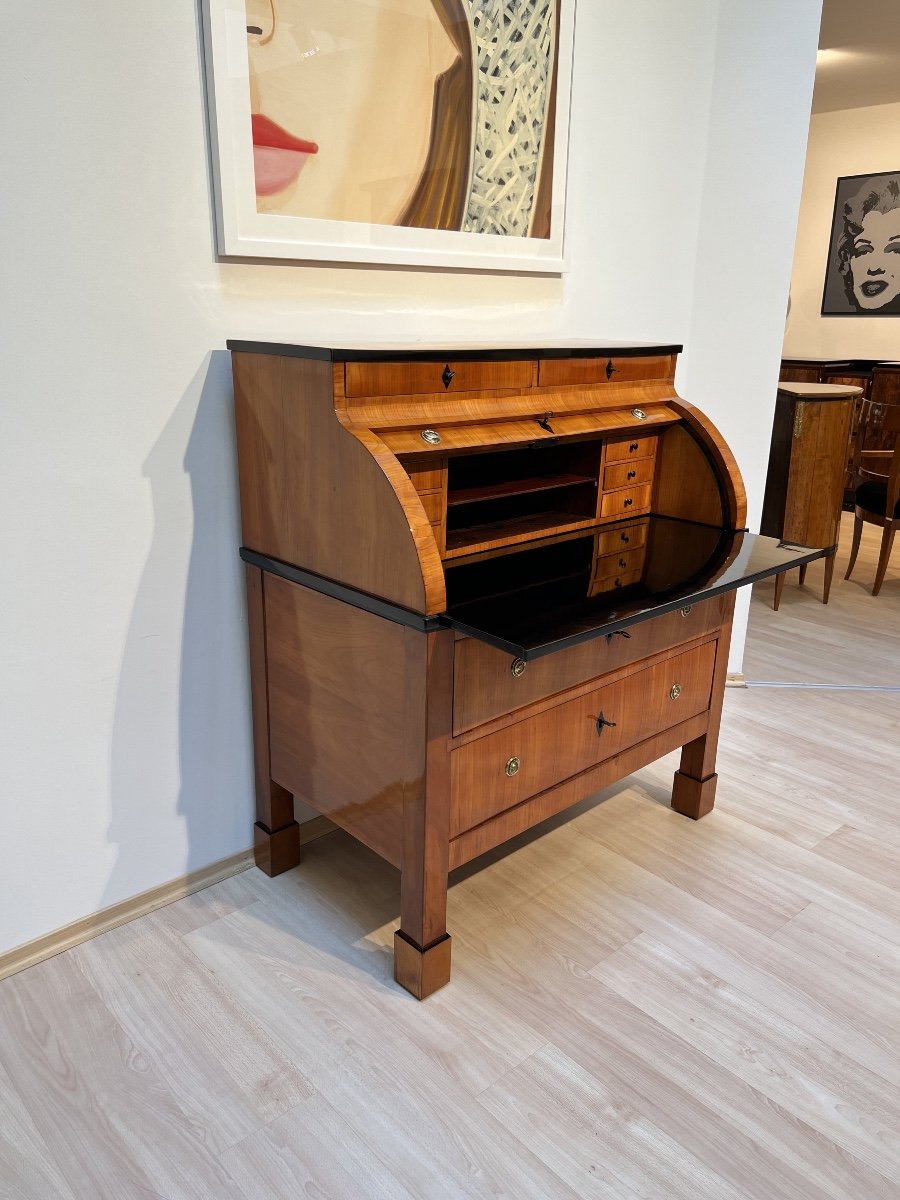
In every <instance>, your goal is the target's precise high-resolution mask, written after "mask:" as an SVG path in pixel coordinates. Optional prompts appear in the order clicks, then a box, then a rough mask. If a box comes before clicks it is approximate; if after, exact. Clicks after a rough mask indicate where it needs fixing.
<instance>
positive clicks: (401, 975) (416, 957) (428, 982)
mask: <svg viewBox="0 0 900 1200" xmlns="http://www.w3.org/2000/svg"><path fill="white" fill-rule="evenodd" d="M450 942H451V938H450V935H449V934H445V935H444V936H443V937H442V938H441V939H440V941H438V942H435V943H434V945H433V946H429V947H428V949H427V950H420V949H419V947H418V946H416V945H414V944H413V943H412V942H411V941H410V940H409V939H408V938H407V937H406V936H405V935H404V934H402V933H401V932H400V931H399V930H398V931H397V932H396V933H395V934H394V978H395V979H396V981H397V982H398V983H399V984H400V986H401V987H404V988H406V990H407V991H408V992H412V994H413V995H414V996H415V997H416V999H417V1000H424V999H425V998H426V997H427V996H430V995H431V994H432V993H433V992H436V991H437V990H438V988H442V987H443V986H444V984H445V983H449V982H450Z"/></svg>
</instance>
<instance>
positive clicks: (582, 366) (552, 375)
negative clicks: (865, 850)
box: [538, 354, 675, 387]
mask: <svg viewBox="0 0 900 1200" xmlns="http://www.w3.org/2000/svg"><path fill="white" fill-rule="evenodd" d="M674 378H675V356H674V355H672V354H658V355H656V354H654V355H648V356H647V357H646V358H610V357H609V356H608V355H605V356H604V357H602V358H548V359H544V360H543V361H542V362H540V363H539V364H538V382H539V383H540V385H541V387H558V386H560V385H562V384H567V383H573V384H574V383H628V382H634V381H635V380H640V379H674Z"/></svg>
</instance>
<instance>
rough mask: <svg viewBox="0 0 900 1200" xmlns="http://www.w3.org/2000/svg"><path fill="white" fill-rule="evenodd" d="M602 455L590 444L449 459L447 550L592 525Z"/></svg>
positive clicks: (597, 444)
mask: <svg viewBox="0 0 900 1200" xmlns="http://www.w3.org/2000/svg"><path fill="white" fill-rule="evenodd" d="M600 451H601V442H600V440H599V439H591V440H589V441H579V442H570V443H568V444H565V445H559V444H557V445H553V446H547V445H545V444H540V443H538V444H537V445H535V446H533V447H528V448H526V449H524V450H502V451H493V452H490V453H486V454H466V455H460V456H459V457H451V458H450V459H449V461H448V464H447V549H448V551H449V550H458V549H460V548H463V547H471V546H476V545H479V544H482V543H484V542H490V541H491V540H492V539H494V538H508V537H515V536H518V535H522V536H525V535H527V534H530V533H540V532H541V531H542V530H548V531H549V530H553V529H557V528H560V527H564V526H565V525H567V524H571V523H572V522H573V521H585V520H593V519H594V518H595V517H596V514H597V489H598V487H599V478H600Z"/></svg>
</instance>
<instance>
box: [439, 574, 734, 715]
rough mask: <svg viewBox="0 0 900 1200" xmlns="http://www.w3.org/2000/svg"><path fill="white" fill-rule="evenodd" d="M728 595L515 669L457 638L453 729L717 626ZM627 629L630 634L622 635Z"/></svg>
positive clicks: (502, 657)
mask: <svg viewBox="0 0 900 1200" xmlns="http://www.w3.org/2000/svg"><path fill="white" fill-rule="evenodd" d="M727 602H728V601H727V597H724V596H716V597H715V598H714V599H712V600H704V601H703V603H701V604H695V605H694V606H693V607H692V608H691V609H689V610H687V612H686V615H685V616H682V614H681V612H680V611H677V612H673V613H666V615H665V616H662V617H654V618H653V619H652V620H650V621H642V622H641V623H640V624H639V625H632V626H631V628H630V629H626V630H624V631H623V633H622V634H613V635H612V637H610V638H606V637H599V638H596V639H595V640H594V641H592V642H586V643H585V644H584V645H583V646H573V647H572V648H571V649H569V650H560V651H559V652H558V653H556V654H548V655H546V656H545V657H544V658H539V659H536V660H535V661H534V662H530V663H526V664H525V670H524V671H523V672H522V674H521V675H514V674H513V666H514V660H513V659H512V658H511V657H510V656H509V655H508V654H504V653H503V651H502V650H496V649H494V647H493V646H487V645H485V643H484V642H479V641H476V640H475V639H474V638H461V639H460V640H459V641H457V643H456V657H455V665H454V673H453V732H454V734H460V733H464V732H465V731H466V730H467V729H473V728H474V727H475V726H477V725H482V724H484V722H485V721H492V720H494V718H495V717H500V716H503V715H505V714H506V713H509V712H513V711H515V710H516V709H517V708H524V707H525V705H527V704H534V703H535V702H536V701H537V700H544V699H546V698H547V697H549V696H555V695H557V694H558V693H559V692H564V691H566V689H567V688H571V687H576V686H577V685H578V684H581V683H586V682H587V681H588V680H590V679H595V678H597V676H602V675H604V674H605V673H606V672H607V671H615V670H618V668H620V667H624V666H627V664H628V663H633V662H638V661H639V660H640V659H642V658H647V657H649V655H651V654H657V653H659V651H661V650H665V649H666V648H667V647H668V646H677V645H678V644H679V643H681V642H687V641H690V640H691V639H692V638H696V637H702V636H703V634H706V633H710V632H711V631H712V630H714V629H717V628H718V627H719V626H720V625H721V624H722V621H723V620H724V619H725V612H726V606H727ZM624 634H627V635H628V636H627V637H626V636H624Z"/></svg>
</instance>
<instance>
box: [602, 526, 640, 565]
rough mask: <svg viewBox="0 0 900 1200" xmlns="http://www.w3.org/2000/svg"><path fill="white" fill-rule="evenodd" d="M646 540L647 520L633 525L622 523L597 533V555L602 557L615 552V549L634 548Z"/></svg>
mask: <svg viewBox="0 0 900 1200" xmlns="http://www.w3.org/2000/svg"><path fill="white" fill-rule="evenodd" d="M646 541H647V522H646V521H639V522H637V523H636V524H634V525H623V526H621V527H620V528H618V529H610V530H607V531H606V532H605V533H598V534H597V556H598V558H602V557H603V556H604V555H607V554H615V552H616V551H617V550H635V549H637V548H638V546H643V545H645V544H646Z"/></svg>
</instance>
